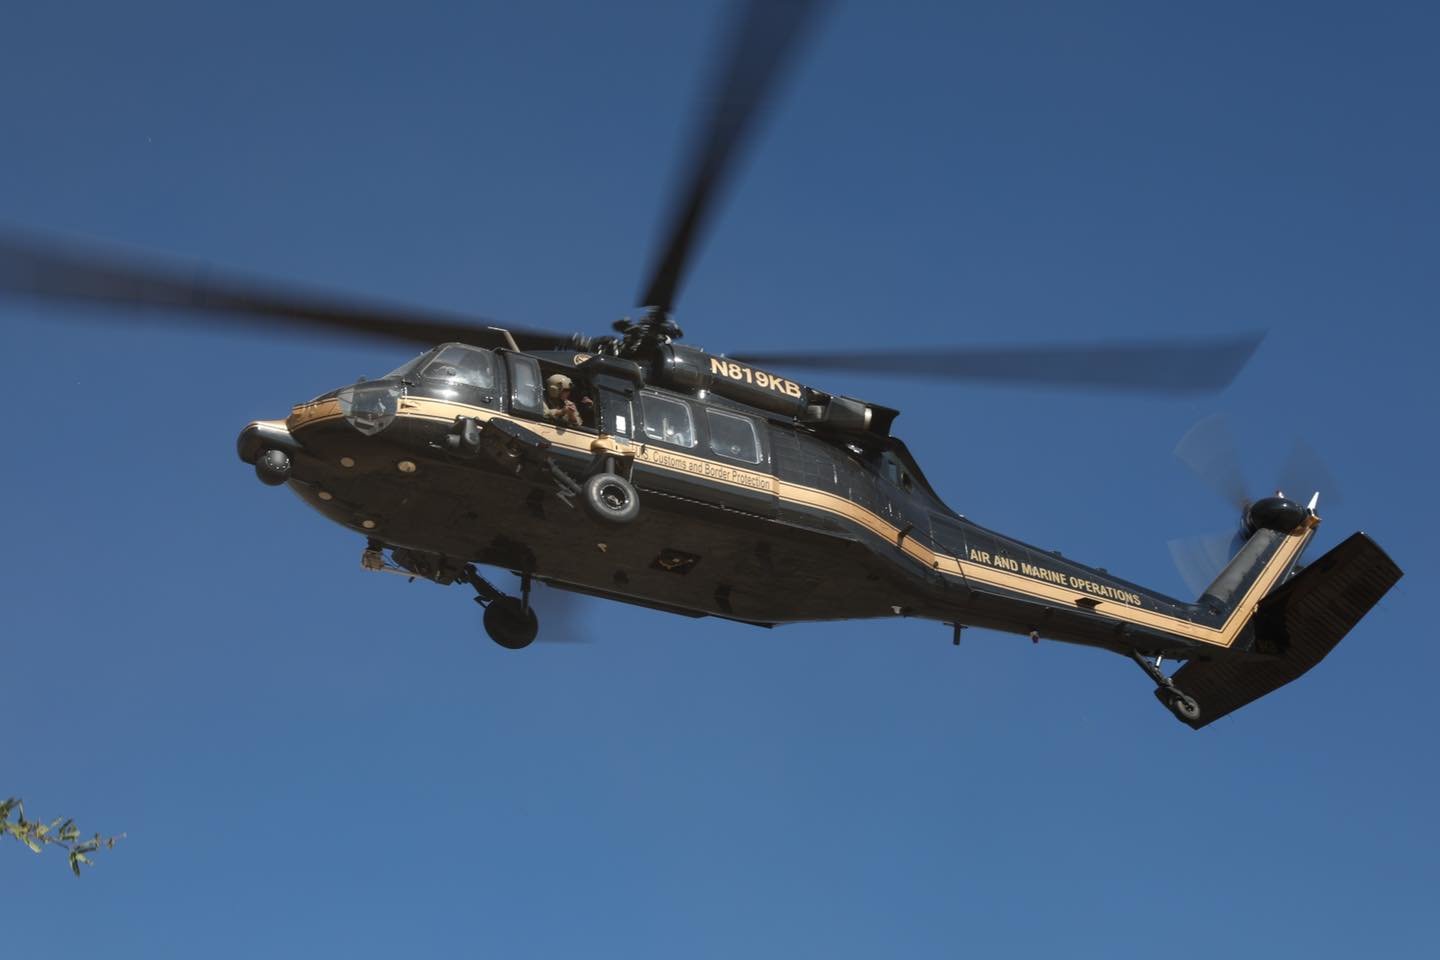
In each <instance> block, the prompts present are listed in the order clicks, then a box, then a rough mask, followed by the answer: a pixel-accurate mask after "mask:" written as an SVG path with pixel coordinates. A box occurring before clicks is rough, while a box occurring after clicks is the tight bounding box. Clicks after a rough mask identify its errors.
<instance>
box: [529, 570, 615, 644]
mask: <svg viewBox="0 0 1440 960" xmlns="http://www.w3.org/2000/svg"><path fill="white" fill-rule="evenodd" d="M530 605H531V606H532V607H534V608H535V612H536V613H537V614H538V615H539V617H540V634H539V635H538V636H537V637H536V638H535V639H536V642H538V643H563V644H572V643H593V642H594V641H595V630H594V625H595V624H596V623H599V622H601V620H602V619H603V618H602V617H601V616H600V615H599V611H598V610H597V609H596V608H597V607H598V604H597V603H596V602H595V601H594V600H592V599H591V598H589V597H587V596H584V595H583V594H579V593H575V592H573V591H571V590H563V589H561V588H559V587H553V586H549V585H546V584H542V583H538V582H537V583H536V584H535V586H534V588H533V592H532V593H531V594H530Z"/></svg>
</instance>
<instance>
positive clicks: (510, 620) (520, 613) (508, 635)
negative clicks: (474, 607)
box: [485, 597, 540, 650]
mask: <svg viewBox="0 0 1440 960" xmlns="http://www.w3.org/2000/svg"><path fill="white" fill-rule="evenodd" d="M485 632H486V633H488V634H490V639H491V640H494V641H495V642H496V643H498V644H500V646H502V647H504V648H505V649H506V650H520V649H523V648H524V647H528V646H530V644H531V643H532V642H533V641H534V640H535V634H537V633H539V632H540V621H539V619H538V618H536V616H535V611H534V610H527V609H525V607H524V605H523V604H521V602H520V601H519V600H517V599H515V598H514V597H500V598H498V599H496V600H492V601H490V605H489V606H487V607H486V608H485Z"/></svg>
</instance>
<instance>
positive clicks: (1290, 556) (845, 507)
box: [285, 397, 1318, 647]
mask: <svg viewBox="0 0 1440 960" xmlns="http://www.w3.org/2000/svg"><path fill="white" fill-rule="evenodd" d="M396 415H397V416H400V417H412V418H415V419H420V420H431V421H435V422H438V423H452V422H454V420H455V418H456V417H473V418H474V419H476V420H480V421H487V420H492V419H499V420H512V419H514V418H511V417H507V416H505V415H503V414H499V413H497V412H495V411H493V410H487V409H485V408H483V407H473V406H469V405H467V404H463V403H455V402H453V401H448V400H434V399H430V398H428V397H405V398H403V399H402V400H401V401H400V404H399V409H398V411H397V414H396ZM341 416H342V414H341V411H340V404H339V401H337V400H333V399H331V400H320V401H315V402H312V403H306V404H300V405H299V406H296V407H295V408H294V409H293V410H292V411H291V414H290V417H289V419H287V420H286V421H285V425H286V427H287V428H288V429H289V430H290V432H291V433H292V434H293V433H296V432H298V431H300V430H302V429H304V428H306V427H309V426H313V425H315V424H318V423H324V422H327V421H330V420H335V419H339V418H340V417H341ZM514 422H515V423H517V424H519V425H520V426H523V427H525V429H527V430H531V431H533V432H535V433H538V434H540V435H541V436H543V437H545V438H546V439H547V440H549V441H550V442H551V443H552V444H554V445H555V446H558V447H563V448H565V449H567V450H571V451H575V452H581V453H587V454H588V453H589V452H590V445H591V444H592V443H593V442H594V440H595V435H594V434H592V433H588V432H581V431H578V430H571V429H567V428H564V427H557V426H555V425H553V424H549V423H545V422H543V421H538V420H519V419H516V420H514ZM611 439H613V440H614V442H615V444H616V445H617V446H618V447H621V448H623V449H633V450H634V451H635V460H636V462H637V463H643V464H645V465H647V466H650V467H654V468H656V469H660V470H665V471H668V472H671V473H680V474H684V475H686V476H692V477H697V478H699V479H703V480H706V481H708V482H712V483H721V484H725V485H727V486H732V487H736V488H740V489H743V490H746V491H749V492H752V493H754V492H757V491H758V492H766V493H770V494H773V495H774V496H776V497H777V498H779V499H780V500H781V501H784V502H787V503H793V504H799V505H801V506H805V507H809V508H811V509H814V510H819V511H821V512H824V513H828V514H831V515H833V516H838V517H841V518H843V519H845V520H848V521H850V522H851V523H854V524H857V525H858V526H860V527H862V528H864V529H865V530H868V531H869V532H870V533H872V534H874V535H875V536H877V537H879V538H881V539H882V540H885V541H887V542H889V543H894V544H897V546H898V548H899V549H900V550H901V551H902V552H903V553H905V554H906V555H908V556H910V557H912V558H913V559H914V560H916V561H917V562H919V563H922V564H924V565H925V566H927V567H930V568H931V569H934V570H937V571H939V572H940V573H943V574H945V575H947V576H950V577H958V578H960V579H962V580H964V581H966V582H971V583H978V584H985V585H987V586H994V587H1000V588H1001V589H1005V590H1010V591H1012V592H1015V593H1020V594H1024V595H1026V596H1029V597H1035V598H1037V599H1041V600H1045V601H1047V602H1051V603H1056V604H1059V605H1061V606H1063V607H1067V608H1068V607H1073V606H1075V605H1076V604H1077V602H1078V601H1082V600H1083V601H1085V602H1086V603H1087V604H1089V603H1091V602H1093V601H1096V599H1097V598H1096V597H1094V596H1092V595H1091V594H1088V593H1083V592H1080V591H1076V590H1069V589H1066V588H1064V587H1061V586H1058V585H1054V584H1049V583H1044V582H1041V581H1038V580H1033V579H1031V578H1029V577H1025V576H1022V575H1020V574H1016V573H1010V572H1007V571H1005V570H999V569H996V568H994V567H991V566H986V565H983V564H978V563H972V562H970V561H968V560H964V559H961V558H960V557H954V556H950V555H948V554H944V553H937V552H936V551H934V550H932V549H930V548H929V547H927V546H925V545H924V544H923V543H921V542H920V541H919V540H917V539H916V538H914V537H905V536H902V530H901V528H900V527H898V526H896V525H895V524H894V523H892V522H890V521H888V520H886V519H885V518H884V517H881V516H880V515H879V514H876V513H875V512H873V511H871V510H868V509H866V508H865V507H862V506H860V505H859V504H858V503H855V502H854V501H852V500H847V499H846V498H844V497H841V496H839V495H837V494H833V493H827V492H826V491H824V490H816V489H814V488H813V487H806V486H802V485H800V484H797V483H791V482H789V481H786V480H779V479H777V478H776V477H775V476H774V475H772V474H770V473H766V472H763V471H759V470H747V469H744V468H742V467H732V466H730V465H728V464H719V463H717V462H716V461H714V460H707V459H705V458H703V457H696V456H694V455H691V454H687V453H683V452H681V451H678V450H672V449H670V448H668V447H667V448H658V447H655V446H653V445H652V444H647V443H636V442H634V441H629V440H624V439H621V438H618V437H617V438H611ZM1315 523H1318V520H1315V521H1312V522H1311V523H1309V524H1307V525H1305V526H1302V527H1301V528H1300V529H1298V530H1295V531H1292V532H1291V533H1290V534H1288V535H1287V537H1286V540H1285V542H1284V544H1283V545H1282V546H1281V548H1280V549H1279V550H1277V551H1276V552H1275V554H1274V556H1272V557H1271V558H1270V560H1269V561H1268V562H1267V563H1266V564H1265V567H1264V569H1262V570H1261V572H1260V575H1259V576H1258V577H1256V578H1255V581H1254V582H1253V583H1252V584H1251V585H1250V589H1249V590H1247V591H1246V592H1245V595H1244V597H1242V598H1241V600H1240V602H1239V603H1237V604H1236V605H1235V607H1234V608H1233V609H1232V610H1231V612H1230V616H1229V617H1228V618H1227V619H1226V621H1225V623H1223V624H1221V625H1220V626H1219V627H1209V626H1205V625H1204V624H1200V623H1196V622H1194V621H1192V620H1186V619H1183V618H1181V617H1173V616H1170V615H1168V614H1164V613H1158V612H1156V611H1153V610H1145V609H1143V608H1138V607H1132V606H1129V605H1127V604H1124V603H1119V602H1115V601H1107V600H1100V601H1099V602H1097V603H1095V611H1096V612H1098V613H1100V615H1102V616H1105V617H1107V618H1109V619H1111V620H1116V621H1119V622H1123V623H1131V624H1134V625H1136V626H1142V627H1149V628H1151V629H1154V630H1160V631H1163V632H1165V633H1170V634H1175V635H1178V636H1182V637H1185V638H1186V639H1189V640H1195V641H1197V642H1200V643H1205V644H1210V645H1212V646H1219V647H1229V646H1231V645H1233V644H1234V642H1235V639H1236V638H1237V637H1238V636H1239V635H1240V631H1241V630H1243V629H1244V627H1245V624H1246V623H1248V622H1249V620H1250V617H1251V616H1252V615H1253V614H1254V612H1255V608H1256V606H1257V605H1258V604H1259V602H1260V600H1261V598H1263V597H1264V596H1265V595H1266V594H1268V593H1269V592H1270V590H1271V589H1272V588H1273V587H1274V585H1275V583H1276V581H1277V580H1279V578H1280V577H1281V576H1282V575H1283V574H1284V572H1285V571H1286V570H1288V569H1290V567H1291V565H1292V564H1293V563H1294V560H1295V558H1296V557H1297V556H1298V555H1299V553H1300V551H1301V550H1302V549H1304V547H1305V544H1306V543H1307V542H1308V541H1309V539H1310V537H1311V535H1312V534H1313V532H1314V526H1315ZM1101 607H1104V608H1105V609H1103V610H1101V609H1100V608H1101Z"/></svg>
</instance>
